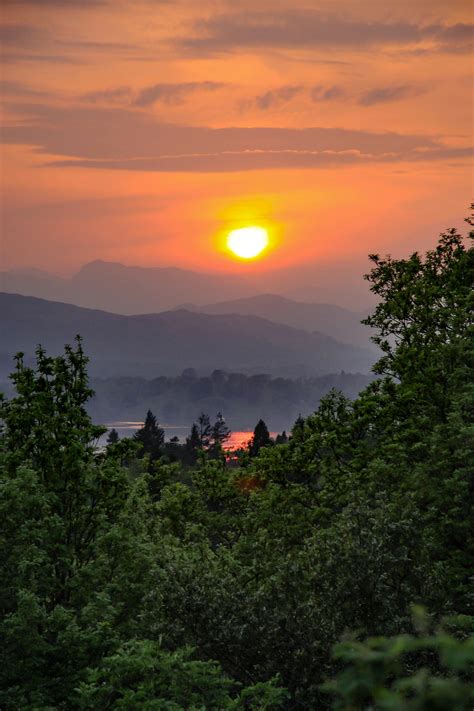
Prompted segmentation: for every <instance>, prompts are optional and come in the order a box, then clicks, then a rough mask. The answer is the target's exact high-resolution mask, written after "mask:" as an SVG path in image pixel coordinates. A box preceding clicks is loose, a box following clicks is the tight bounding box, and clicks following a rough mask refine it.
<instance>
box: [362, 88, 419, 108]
mask: <svg viewBox="0 0 474 711" xmlns="http://www.w3.org/2000/svg"><path fill="white" fill-rule="evenodd" d="M426 91H427V89H426V88H425V87H421V86H410V85H404V86H388V87H377V88H375V89H371V90H370V91H367V92H366V93H365V94H362V96H361V97H360V99H359V104H360V105H361V106H373V105H374V104H385V103H387V102H389V101H400V100H401V99H410V98H412V97H414V96H420V95H421V94H425V93H426Z"/></svg>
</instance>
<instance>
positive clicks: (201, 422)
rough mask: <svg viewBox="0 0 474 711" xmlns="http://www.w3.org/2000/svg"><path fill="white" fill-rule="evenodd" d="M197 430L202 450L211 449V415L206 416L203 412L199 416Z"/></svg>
mask: <svg viewBox="0 0 474 711" xmlns="http://www.w3.org/2000/svg"><path fill="white" fill-rule="evenodd" d="M197 428H198V432H199V442H200V448H201V449H204V450H207V449H209V445H210V442H211V433H212V428H211V421H210V419H209V415H206V413H205V412H201V414H200V415H199V417H198V424H197Z"/></svg>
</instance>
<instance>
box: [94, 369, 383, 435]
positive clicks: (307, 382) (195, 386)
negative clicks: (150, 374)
mask: <svg viewBox="0 0 474 711" xmlns="http://www.w3.org/2000/svg"><path fill="white" fill-rule="evenodd" d="M371 380H373V376H372V377H371V376H367V375H362V374H357V373H336V374H329V375H324V376H321V377H315V378H297V379H290V378H274V377H272V376H270V375H266V374H260V375H245V374H244V373H228V372H226V371H224V370H215V371H214V372H213V373H212V374H211V375H209V376H202V375H198V374H197V372H196V371H195V370H194V369H192V368H187V369H186V370H184V371H183V373H182V374H181V375H180V376H178V377H165V376H160V377H157V378H154V379H153V380H147V379H145V378H138V377H137V378H132V377H122V378H107V379H100V378H97V379H94V380H92V382H91V385H92V387H93V389H94V391H95V395H94V397H93V398H92V399H91V401H90V402H89V404H88V412H89V413H90V415H91V416H92V418H93V419H94V420H95V421H96V422H113V421H116V420H132V421H137V420H141V419H142V418H143V413H144V412H146V411H147V410H151V411H152V412H154V413H155V415H156V417H157V418H158V420H160V422H165V423H167V424H175V425H184V426H187V425H189V426H191V423H192V422H193V420H195V419H196V418H197V417H198V416H199V413H201V412H223V413H225V416H226V420H227V421H228V422H231V423H232V427H233V428H234V429H236V430H237V429H244V430H246V429H250V428H251V427H253V425H254V424H255V423H256V422H257V421H258V420H259V419H260V418H262V419H264V420H265V421H266V422H267V423H268V424H269V425H270V427H271V428H272V429H274V430H283V429H288V428H289V427H290V426H291V425H292V424H293V422H294V421H295V420H296V418H297V417H298V415H299V414H300V413H303V414H309V413H310V412H314V410H315V409H316V407H317V406H318V404H319V402H320V400H321V398H322V397H323V396H324V395H326V394H327V393H328V392H329V391H330V390H331V389H332V388H336V389H337V390H340V391H341V392H343V393H344V394H345V395H347V397H349V398H351V399H353V398H355V397H357V395H358V393H359V392H360V391H361V390H363V388H365V387H367V385H368V384H369V383H370V381H371Z"/></svg>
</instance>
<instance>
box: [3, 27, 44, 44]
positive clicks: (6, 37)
mask: <svg viewBox="0 0 474 711" xmlns="http://www.w3.org/2000/svg"><path fill="white" fill-rule="evenodd" d="M44 37H45V34H44V32H42V31H41V30H39V29H38V28H37V27H34V26H33V25H25V24H4V25H0V42H2V44H4V45H15V46H16V45H19V44H20V45H23V44H28V45H31V44H36V43H37V42H39V41H41V40H42V39H44Z"/></svg>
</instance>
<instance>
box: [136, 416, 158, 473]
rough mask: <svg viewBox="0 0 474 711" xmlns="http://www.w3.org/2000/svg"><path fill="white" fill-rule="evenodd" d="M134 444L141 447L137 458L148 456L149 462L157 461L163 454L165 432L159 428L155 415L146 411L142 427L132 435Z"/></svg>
mask: <svg viewBox="0 0 474 711" xmlns="http://www.w3.org/2000/svg"><path fill="white" fill-rule="evenodd" d="M133 439H134V441H135V442H138V443H139V444H141V445H142V449H141V452H140V453H139V456H142V457H143V456H145V455H148V456H149V458H150V462H154V461H155V460H156V459H159V458H160V457H161V455H162V453H163V445H164V443H165V432H164V430H163V429H162V428H161V427H160V426H159V424H158V422H157V419H156V417H155V415H154V414H153V413H152V412H151V410H148V412H147V413H146V417H145V422H144V424H143V427H141V428H140V429H139V430H137V431H136V432H135V434H134V435H133Z"/></svg>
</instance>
